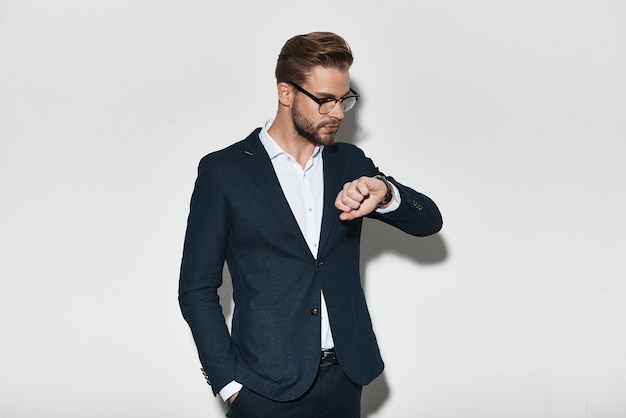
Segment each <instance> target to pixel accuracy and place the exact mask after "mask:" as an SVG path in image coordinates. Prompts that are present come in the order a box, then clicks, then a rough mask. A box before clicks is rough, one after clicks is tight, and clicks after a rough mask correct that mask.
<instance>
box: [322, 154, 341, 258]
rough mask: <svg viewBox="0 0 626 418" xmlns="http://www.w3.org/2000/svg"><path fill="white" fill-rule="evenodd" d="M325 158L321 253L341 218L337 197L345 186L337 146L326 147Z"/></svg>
mask: <svg viewBox="0 0 626 418" xmlns="http://www.w3.org/2000/svg"><path fill="white" fill-rule="evenodd" d="M322 158H323V159H324V212H323V215H322V229H321V232H320V249H319V253H318V254H321V253H322V251H323V249H324V245H325V244H326V241H327V240H328V237H329V236H330V231H331V229H332V226H333V224H334V223H335V222H340V220H339V214H340V212H339V209H337V208H336V207H335V199H336V198H337V194H338V193H339V191H340V190H341V189H342V187H343V179H342V176H341V168H342V161H341V159H340V158H339V157H338V156H337V153H336V150H335V147H333V146H332V145H331V146H327V147H324V152H323V154H322Z"/></svg>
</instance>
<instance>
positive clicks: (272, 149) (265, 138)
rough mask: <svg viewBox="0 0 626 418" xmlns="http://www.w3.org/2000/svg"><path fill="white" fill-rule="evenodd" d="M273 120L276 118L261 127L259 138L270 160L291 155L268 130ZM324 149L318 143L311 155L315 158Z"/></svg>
mask: <svg viewBox="0 0 626 418" xmlns="http://www.w3.org/2000/svg"><path fill="white" fill-rule="evenodd" d="M273 122H274V119H268V120H267V121H266V122H265V124H264V125H263V128H261V132H260V133H259V139H260V140H261V144H263V147H264V148H265V151H266V152H267V155H269V157H270V160H273V159H274V158H276V157H278V156H280V155H286V156H290V155H289V154H288V153H287V152H285V150H283V149H282V148H281V147H280V145H278V144H277V143H276V141H275V140H274V138H272V137H271V136H270V134H269V133H268V132H267V131H268V130H269V129H270V126H272V123H273ZM323 149H324V146H323V145H317V146H316V147H315V151H313V155H312V156H311V159H315V158H317V157H318V156H319V155H321V152H322V150H323Z"/></svg>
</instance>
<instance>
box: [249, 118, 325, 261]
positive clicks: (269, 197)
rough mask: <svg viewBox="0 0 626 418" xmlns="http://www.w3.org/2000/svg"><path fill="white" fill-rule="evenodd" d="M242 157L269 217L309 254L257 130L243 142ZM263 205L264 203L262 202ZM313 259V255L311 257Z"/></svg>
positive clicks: (309, 251)
mask: <svg viewBox="0 0 626 418" xmlns="http://www.w3.org/2000/svg"><path fill="white" fill-rule="evenodd" d="M244 145H245V148H244V154H245V155H244V157H245V158H246V160H247V161H246V166H247V168H248V173H249V175H250V178H251V179H252V181H253V182H254V183H255V184H256V185H257V187H258V188H259V189H260V190H262V192H263V196H265V197H266V202H267V203H268V204H269V205H270V207H271V210H270V212H271V215H270V216H275V217H278V218H279V219H280V220H281V221H282V222H283V224H284V225H285V227H286V228H287V229H288V230H289V232H290V233H291V234H292V235H293V237H294V239H295V240H296V242H298V245H300V246H302V247H303V248H304V249H305V250H306V252H307V253H309V254H311V250H309V247H308V245H307V243H306V240H305V239H304V236H303V235H302V232H301V231H300V227H299V226H298V222H297V221H296V218H295V217H294V216H293V212H291V207H290V206H289V202H287V198H285V195H284V193H283V189H282V187H281V186H280V182H279V181H278V177H277V176H276V172H275V171H274V167H273V166H272V161H271V160H270V158H269V156H268V155H267V152H266V151H265V148H264V147H263V144H261V141H260V140H259V135H258V130H257V131H254V132H253V133H252V134H251V135H250V136H249V137H248V138H247V139H246V140H245V141H244ZM264 203H265V202H264ZM311 257H313V255H311Z"/></svg>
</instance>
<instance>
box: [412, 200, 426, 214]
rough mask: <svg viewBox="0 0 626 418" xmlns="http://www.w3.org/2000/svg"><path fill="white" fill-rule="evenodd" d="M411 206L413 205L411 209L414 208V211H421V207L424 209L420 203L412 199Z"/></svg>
mask: <svg viewBox="0 0 626 418" xmlns="http://www.w3.org/2000/svg"><path fill="white" fill-rule="evenodd" d="M411 206H413V209H414V210H415V211H416V212H421V211H422V209H424V208H423V207H422V205H421V204H419V203H418V202H416V201H415V200H413V201H412V202H411Z"/></svg>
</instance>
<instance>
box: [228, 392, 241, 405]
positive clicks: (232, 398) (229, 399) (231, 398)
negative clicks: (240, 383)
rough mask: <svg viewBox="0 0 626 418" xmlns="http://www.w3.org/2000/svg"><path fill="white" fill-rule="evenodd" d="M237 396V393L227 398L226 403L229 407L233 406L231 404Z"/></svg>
mask: <svg viewBox="0 0 626 418" xmlns="http://www.w3.org/2000/svg"><path fill="white" fill-rule="evenodd" d="M237 395H239V392H235V393H234V394H233V396H231V397H230V398H228V403H230V404H231V405H232V404H233V402H235V398H237Z"/></svg>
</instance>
